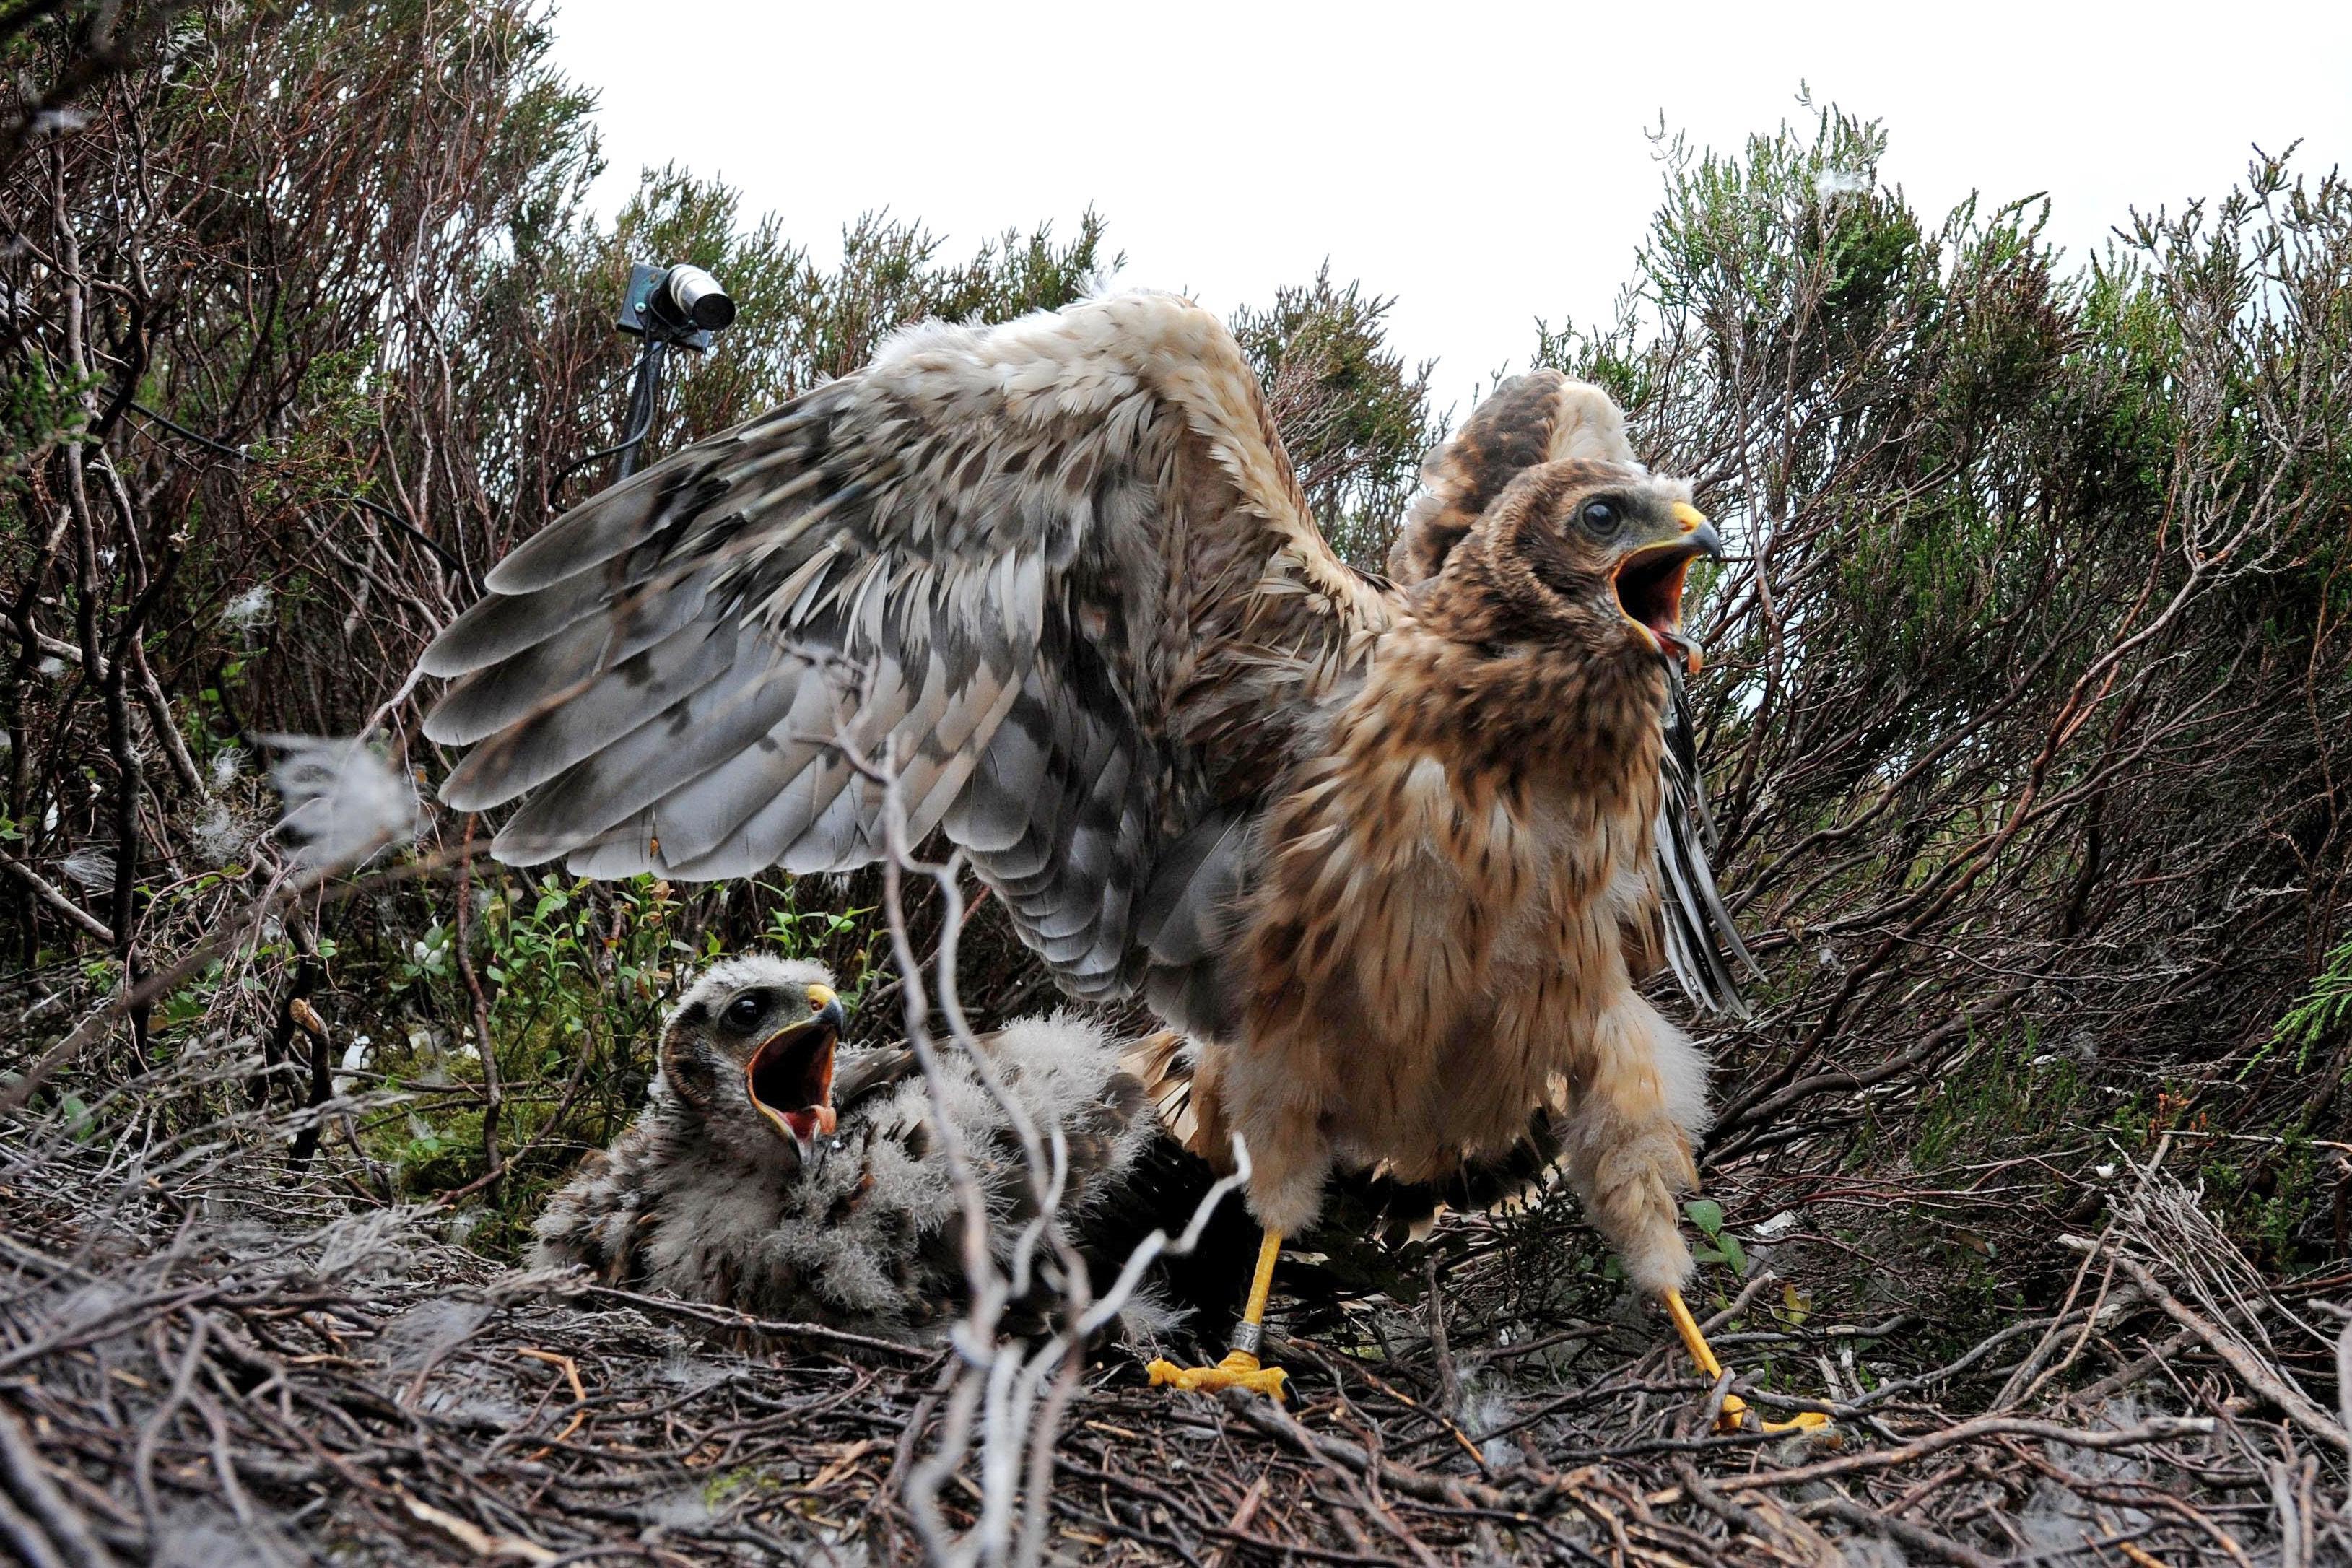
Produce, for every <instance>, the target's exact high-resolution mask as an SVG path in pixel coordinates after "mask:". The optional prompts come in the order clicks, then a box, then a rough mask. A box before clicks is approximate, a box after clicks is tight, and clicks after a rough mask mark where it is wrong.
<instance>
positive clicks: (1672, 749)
mask: <svg viewBox="0 0 2352 1568" xmlns="http://www.w3.org/2000/svg"><path fill="white" fill-rule="evenodd" d="M1570 458H1588V459H1596V460H1599V461H1601V462H1609V463H1618V464H1622V465H1624V466H1626V467H1629V468H1639V467H1641V464H1640V461H1639V460H1638V459H1637V458H1635V457H1634V456H1633V443H1632V442H1630V441H1628V440H1627V439H1626V437H1625V416H1624V415H1623V413H1622V412H1621V411H1620V410H1619V408H1618V407H1617V405H1616V404H1615V403H1613V402H1612V401H1611V400H1610V397H1609V395H1608V394H1607V393H1605V392H1603V391H1601V388H1599V387H1597V386H1594V385H1591V384H1589V383H1586V382H1580V381H1570V379H1569V378H1568V377H1566V376H1564V375H1562V374H1559V372H1558V371H1552V370H1543V371H1536V372H1533V373H1532V374H1528V375H1522V376H1514V377H1513V378H1512V379H1510V380H1508V381H1507V382H1505V383H1503V384H1502V385H1500V386H1498V387H1496V389H1495V391H1494V392H1493V393H1492V394H1491V395H1489V396H1488V397H1487V398H1486V401H1485V402H1484V403H1481V404H1480V405H1478V407H1477V409H1476V410H1475V412H1474V413H1473V414H1472V415H1471V416H1470V418H1469V420H1468V421H1467V422H1466V423H1465V425H1464V426H1462V428H1461V430H1460V431H1458V432H1457V433H1455V435H1454V437H1453V438H1452V439H1451V440H1449V441H1448V442H1446V443H1445V445H1444V446H1443V447H1439V448H1438V449H1437V450H1436V451H1435V452H1433V453H1432V454H1431V455H1430V458H1429V461H1428V462H1427V463H1426V464H1424V465H1423V468H1422V488H1421V492H1420V493H1419V494H1418V495H1417V496H1415V497H1414V498H1413V502H1412V507H1411V508H1410V509H1409V510H1407V511H1406V513H1405V520H1404V526H1403V527H1402V529H1401V530H1400V531H1399V532H1398V534H1397V540H1396V543H1395V545H1394V546H1393V547H1391V550H1390V552H1389V574H1390V576H1391V578H1393V579H1394V580H1395V582H1396V583H1397V584H1398V586H1399V587H1407V586H1410V585H1411V584H1415V583H1419V582H1423V581H1424V580H1425V579H1427V578H1430V577H1433V576H1435V575H1436V574H1437V573H1438V571H1439V569H1440V568H1441V567H1443V566H1444V564H1445V557H1446V554H1447V552H1450V551H1451V550H1452V549H1453V548H1454V545H1455V544H1457V543H1459V542H1461V539H1462V536H1463V535H1464V534H1465V533H1467V532H1468V531H1470V528H1471V525H1472V524H1474V523H1475V522H1476V521H1478V517H1479V514H1480V513H1482V512H1484V511H1485V510H1486V508H1487V506H1488V505H1489V504H1490V503H1492V502H1493V500H1494V499H1495V498H1496V496H1497V495H1499V494H1501V493H1502V490H1503V487H1504V486H1506V485H1507V484H1509V483H1510V482H1511V479H1512V478H1513V476H1515V475H1517V473H1518V472H1519V471H1520V470H1522V469H1524V468H1532V467H1534V466H1535V465H1536V464H1538V463H1556V462H1562V461H1565V460H1568V459H1570ZM1666 663H1667V668H1668V671H1669V675H1668V689H1669V696H1668V700H1667V703H1666V711H1665V716H1664V723H1665V730H1666V735H1665V740H1666V744H1665V748H1664V751H1665V755H1664V766H1663V773H1664V780H1663V783H1664V790H1663V791H1662V793H1661V798H1660V802H1659V808H1658V824H1657V840H1658V859H1657V864H1656V865H1655V866H1654V867H1653V868H1651V874H1650V883H1651V888H1652V890H1653V891H1654V893H1655V894H1656V895H1657V900H1658V903H1659V906H1660V910H1659V914H1660V925H1661V929H1660V931H1658V932H1656V933H1654V934H1655V935H1656V937H1657V938H1659V939H1660V942H1661V945H1662V947H1663V950H1664V958H1665V961H1666V964H1667V967H1668V968H1670V969H1672V970H1673V971H1674V975H1675V980H1676V981H1677V982H1679V983H1680V984H1681V985H1682V988H1683V990H1684V992H1685V993H1686V994H1688V995H1689V997H1690V999H1691V1000H1692V1001H1694V1002H1696V1003H1698V1004H1699V1005H1702V1006H1706V1007H1711V1008H1715V1009H1717V1010H1718V1011H1722V1012H1727V1013H1730V1014H1732V1015H1733V1016H1737V1017H1746V1016H1748V1003H1747V999H1746V998H1745V997H1743V996H1742V995H1741V994H1740V991H1739V980H1738V975H1737V974H1736V973H1734V972H1733V969H1732V964H1733V963H1734V962H1735V961H1736V962H1738V963H1741V964H1744V965H1746V966H1747V967H1748V969H1749V970H1750V971H1752V972H1753V973H1757V974H1758V975H1759V976H1760V975H1761V974H1762V973H1763V971H1762V970H1761V969H1760V968H1759V967H1758V966H1757V963H1756V960H1755V959H1754V958H1753V957H1752V956H1751V955H1750V954H1749V953H1748V948H1747V945H1746V944H1745V943H1744V942H1741V941H1740V940H1739V931H1738V927H1737V926H1736V925H1734V924H1733V922H1732V919H1731V913H1730V911H1729V910H1727V909H1725V908H1724V904H1723V896H1722V895H1721V894H1720V893H1719V892H1717V889H1716V885H1715V874H1714V872H1713V871H1712V870H1710V869H1709V868H1708V866H1707V862H1706V855H1707V851H1708V850H1710V849H1712V848H1714V847H1715V822H1714V819H1713V818H1712V817H1711V816H1709V815H1708V813H1707V809H1706V784H1705V783H1704V782H1703V781H1702V779H1701V778H1700V775H1699V769H1698V754H1697V750H1696V735H1695V733H1694V731H1692V728H1691V717H1690V707H1689V704H1688V702H1687V700H1685V696H1684V691H1683V675H1682V669H1681V667H1680V666H1679V665H1678V664H1677V663H1675V661H1674V660H1671V659H1669V660H1667V661H1666Z"/></svg>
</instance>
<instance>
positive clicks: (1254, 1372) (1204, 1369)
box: [1143, 1351, 1284, 1400]
mask: <svg viewBox="0 0 2352 1568" xmlns="http://www.w3.org/2000/svg"><path fill="white" fill-rule="evenodd" d="M1143 1370H1144V1371H1145V1372H1147V1373H1150V1374H1151V1385H1152V1386H1153V1387H1154V1388H1157V1387H1159V1386H1160V1384H1163V1383H1165V1384H1171V1385H1172V1386H1174V1387H1177V1388H1190V1389H1196V1390H1203V1391H1205V1390H1210V1389H1218V1388H1254V1389H1255V1390H1257V1391H1258V1392H1259V1393H1260V1394H1265V1396H1266V1397H1267V1398H1268V1399H1276V1400H1278V1399H1280V1398H1281V1397H1282V1380H1283V1376H1284V1373H1283V1370H1282V1369H1281V1368H1280V1367H1278V1366H1260V1365H1258V1363H1257V1357H1255V1356H1254V1355H1252V1354H1250V1353H1249V1352H1247V1351H1234V1352H1229V1353H1228V1354H1227V1355H1226V1357H1225V1359H1224V1360H1223V1361H1221V1362H1219V1363H1217V1364H1216V1365H1214V1366H1178V1365H1177V1364H1176V1363H1174V1362H1172V1361H1169V1360H1167V1359H1166V1358H1164V1357H1163V1358H1161V1359H1160V1360H1158V1361H1155V1362H1152V1363H1150V1365H1148V1366H1146V1367H1145V1368H1144V1369H1143Z"/></svg>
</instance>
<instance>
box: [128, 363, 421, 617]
mask: <svg viewBox="0 0 2352 1568" xmlns="http://www.w3.org/2000/svg"><path fill="white" fill-rule="evenodd" d="M127 406H128V407H129V408H130V410H131V413H133V414H136V415H138V416H141V417H142V418H143V419H148V420H151V421H152V422H153V423H155V424H157V425H161V426H163V428H164V429H166V430H169V431H170V432H171V433H172V434H173V435H174V436H178V437H183V438H184V439H186V440H190V441H194V443H196V445H198V446H199V447H208V448H209V449H211V450H213V451H215V452H218V453H220V454H221V455H222V456H223V457H226V458H234V459H236V461H237V462H240V463H255V462H258V461H259V459H258V458H255V457H254V455H253V454H252V453H250V452H248V451H247V450H246V449H245V448H244V447H232V446H230V445H229V444H228V443H227V442H226V441H215V440H214V439H213V438H212V437H210V436H206V435H203V434H201V433H200V432H197V431H194V430H191V429H189V428H188V427H187V426H184V425H183V424H181V423H180V422H179V421H178V420H176V419H173V418H172V417H170V416H168V415H163V414H158V413H156V412H155V410H153V409H152V408H150V407H148V406H147V405H145V404H143V403H139V402H135V401H134V402H132V403H131V404H129V405H127ZM327 499H328V500H341V501H349V502H351V504H352V505H353V506H358V507H365V508H366V509H367V510H370V511H372V512H373V513H375V514H376V515H377V516H378V517H380V518H382V519H383V520H384V521H386V522H389V523H390V524H392V525H393V527H394V528H396V529H398V530H400V531H401V532H403V533H404V534H406V535H408V537H409V538H411V539H413V540H415V541H416V542H417V543H419V544H421V545H423V546H424V547H425V549H427V550H429V551H431V552H433V553H434V554H435V555H436V556H437V557H439V558H440V561H441V563H442V564H443V565H445V566H446V567H448V568H449V570H450V571H451V572H453V573H455V574H457V575H458V576H459V577H464V576H466V575H467V572H466V563H464V562H463V561H460V560H458V559H457V556H456V555H454V554H452V553H451V552H449V551H448V550H447V549H446V548H445V547H444V546H443V545H442V544H441V542H439V541H438V540H436V539H435V538H433V536H432V535H430V534H428V533H426V532H425V531H424V530H423V529H421V528H419V527H417V526H416V525H415V523H413V522H411V521H408V520H407V519H406V518H404V517H403V516H401V515H400V514H399V513H398V512H396V511H394V510H392V509H391V508H390V507H388V506H386V505H384V504H383V502H382V501H376V500H369V499H368V498H367V497H365V496H362V495H353V494H352V493H351V492H350V491H348V490H337V491H334V492H332V493H331V494H330V495H329V496H328V498H327Z"/></svg>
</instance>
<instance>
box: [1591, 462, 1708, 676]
mask: <svg viewBox="0 0 2352 1568" xmlns="http://www.w3.org/2000/svg"><path fill="white" fill-rule="evenodd" d="M1668 515H1669V516H1670V517H1671V518H1672V520H1673V521H1672V522H1671V523H1670V524H1669V526H1668V529H1667V531H1665V532H1664V537H1661V538H1657V539H1654V540H1652V541H1650V542H1645V543H1643V544H1642V545H1640V546H1639V547H1638V548H1636V549H1633V550H1632V551H1629V552H1627V553H1626V555H1625V558H1624V559H1623V560H1622V561H1620V562H1619V563H1617V571H1616V574H1615V582H1616V587H1617V605H1618V607H1619V608H1620V609H1621V610H1622V611H1623V612H1624V616H1625V618H1626V619H1627V620H1629V621H1632V622H1633V624H1634V625H1635V626H1640V627H1641V628H1642V629H1643V631H1644V632H1646V633H1648V634H1649V637H1650V642H1651V645H1652V646H1653V647H1655V648H1656V649H1657V650H1658V651H1659V652H1660V653H1664V652H1665V651H1666V650H1667V649H1668V648H1670V647H1671V648H1675V649H1677V650H1679V652H1680V653H1681V655H1682V657H1683V658H1684V660H1685V663H1686V665H1687V667H1688V668H1689V669H1690V672H1691V673H1692V674H1693V675H1696V674H1697V673H1698V669H1699V664H1700V662H1701V659H1702V658H1703V655H1702V653H1701V650H1700V648H1699V646H1698V644H1697V643H1696V642H1695V641H1694V640H1692V639H1691V638H1690V637H1686V636H1685V635H1684V633H1683V577H1684V575H1685V574H1686V573H1688V571H1689V570H1690V563H1691V562H1692V561H1693V560H1694V559H1695V558H1696V557H1698V556H1701V555H1705V556H1706V557H1707V558H1708V559H1710V560H1715V561H1720V560H1722V559H1723V540H1722V538H1721V537H1720V536H1719V535H1718V534H1717V532H1716V531H1715V525H1714V524H1713V523H1711V522H1709V521H1707V520H1706V515H1705V514H1704V513H1702V512H1701V511H1700V510H1698V509H1697V508H1696V507H1695V506H1692V505H1690V504H1688V503H1687V502H1685V501H1676V502H1675V504H1674V505H1673V506H1672V507H1671V508H1669V509H1668Z"/></svg>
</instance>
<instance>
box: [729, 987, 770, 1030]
mask: <svg viewBox="0 0 2352 1568" xmlns="http://www.w3.org/2000/svg"><path fill="white" fill-rule="evenodd" d="M767 1011H768V1002H767V998H766V997H764V996H761V995H759V994H756V993H755V994H751V995H748V996H738V997H736V998H735V1000H733V1001H732V1002H730V1003H729V1004H727V1021H728V1023H730V1024H731V1025H733V1026H735V1027H736V1028H739V1029H748V1028H751V1027H752V1026H754V1025H756V1024H758V1023H759V1021H760V1020H761V1018H762V1017H763V1016H766V1014H767Z"/></svg>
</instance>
